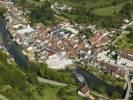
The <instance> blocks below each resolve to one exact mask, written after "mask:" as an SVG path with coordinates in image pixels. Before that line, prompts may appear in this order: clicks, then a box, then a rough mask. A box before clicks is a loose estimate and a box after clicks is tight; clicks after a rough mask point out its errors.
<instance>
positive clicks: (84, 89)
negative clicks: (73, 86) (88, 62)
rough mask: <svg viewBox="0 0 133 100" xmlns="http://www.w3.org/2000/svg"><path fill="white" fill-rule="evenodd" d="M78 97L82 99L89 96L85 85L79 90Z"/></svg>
mask: <svg viewBox="0 0 133 100" xmlns="http://www.w3.org/2000/svg"><path fill="white" fill-rule="evenodd" d="M78 95H80V96H83V97H87V96H89V87H88V85H87V84H85V85H84V86H81V87H80V88H79V90H78Z"/></svg>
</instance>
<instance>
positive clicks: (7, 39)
mask: <svg viewBox="0 0 133 100" xmlns="http://www.w3.org/2000/svg"><path fill="white" fill-rule="evenodd" d="M0 36H1V37H2V40H3V44H4V46H5V47H6V49H7V50H8V52H9V53H10V54H11V55H12V56H13V58H14V59H15V62H16V63H17V64H18V65H19V66H21V67H23V68H27V59H26V56H25V55H24V54H23V53H22V51H21V47H20V46H19V45H18V44H17V43H16V42H14V41H13V40H12V37H11V35H10V32H9V31H8V30H7V29H6V22H5V20H4V18H3V17H1V16H0Z"/></svg>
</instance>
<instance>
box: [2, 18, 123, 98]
mask: <svg viewBox="0 0 133 100" xmlns="http://www.w3.org/2000/svg"><path fill="white" fill-rule="evenodd" d="M5 25H6V24H5V22H4V18H2V17H0V36H2V39H3V43H4V46H5V47H6V49H7V50H8V52H9V53H10V54H11V55H12V56H13V58H14V59H15V62H16V63H17V64H18V65H19V66H21V67H23V68H27V67H28V64H27V62H28V61H27V58H26V57H25V56H24V54H23V53H22V51H21V48H20V46H19V45H18V44H17V43H16V42H13V40H12V37H11V35H10V32H9V31H8V30H7V29H6V27H5ZM78 72H79V73H81V74H82V75H83V76H84V78H85V79H86V81H87V84H88V86H89V87H90V88H91V89H93V90H97V89H98V88H99V87H101V86H102V87H105V88H106V91H107V93H108V95H110V96H111V95H112V93H113V91H117V92H119V93H120V94H123V92H124V90H123V89H120V88H118V87H114V86H111V85H109V84H107V83H105V82H103V81H102V80H100V79H98V78H97V77H96V76H94V75H93V74H91V73H88V72H86V71H84V70H81V69H78Z"/></svg>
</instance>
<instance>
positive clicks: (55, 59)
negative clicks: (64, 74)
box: [46, 52, 73, 69]
mask: <svg viewBox="0 0 133 100" xmlns="http://www.w3.org/2000/svg"><path fill="white" fill-rule="evenodd" d="M65 55H66V52H59V53H56V54H52V55H50V56H49V58H48V59H47V60H46V63H47V64H48V66H49V68H52V69H65V67H66V66H67V65H71V64H73V62H72V60H71V59H69V58H67V57H66V56H65Z"/></svg>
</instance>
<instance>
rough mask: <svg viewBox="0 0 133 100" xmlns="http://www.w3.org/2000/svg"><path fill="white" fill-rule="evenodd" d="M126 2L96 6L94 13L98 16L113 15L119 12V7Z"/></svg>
mask: <svg viewBox="0 0 133 100" xmlns="http://www.w3.org/2000/svg"><path fill="white" fill-rule="evenodd" d="M126 3H127V2H123V3H120V4H118V5H116V6H109V7H105V8H98V9H95V10H94V12H95V14H97V15H99V16H114V15H115V14H117V13H119V11H120V10H121V8H122V7H123V6H124V5H125V4H126Z"/></svg>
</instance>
